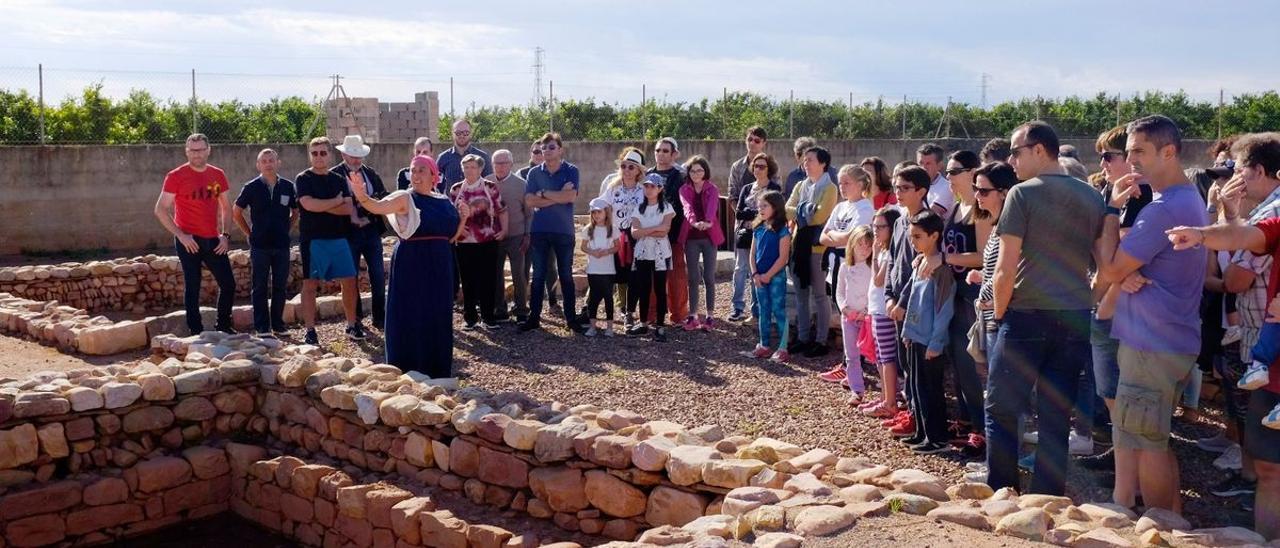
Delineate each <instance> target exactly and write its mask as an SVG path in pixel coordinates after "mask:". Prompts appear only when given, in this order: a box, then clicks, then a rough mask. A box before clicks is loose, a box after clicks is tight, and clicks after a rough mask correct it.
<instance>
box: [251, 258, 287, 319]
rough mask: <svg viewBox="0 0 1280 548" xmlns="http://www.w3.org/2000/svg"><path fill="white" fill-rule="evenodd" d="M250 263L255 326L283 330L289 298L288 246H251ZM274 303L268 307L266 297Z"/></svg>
mask: <svg viewBox="0 0 1280 548" xmlns="http://www.w3.org/2000/svg"><path fill="white" fill-rule="evenodd" d="M249 262H250V264H252V265H253V291H252V293H250V300H251V301H252V302H253V329H254V331H257V332H258V333H269V332H271V331H284V301H285V299H287V298H288V297H287V296H286V294H285V288H286V286H287V285H289V248H284V249H258V248H250V249H249ZM268 295H270V297H271V306H270V307H268V306H267V296H268Z"/></svg>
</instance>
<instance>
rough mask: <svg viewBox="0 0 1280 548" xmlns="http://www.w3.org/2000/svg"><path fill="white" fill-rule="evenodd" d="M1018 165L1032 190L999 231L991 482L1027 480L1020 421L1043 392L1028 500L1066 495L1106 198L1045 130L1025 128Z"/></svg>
mask: <svg viewBox="0 0 1280 548" xmlns="http://www.w3.org/2000/svg"><path fill="white" fill-rule="evenodd" d="M1010 141H1011V142H1012V143H1011V146H1010V155H1009V163H1010V164H1012V165H1013V168H1014V170H1015V171H1016V172H1017V174H1018V178H1019V179H1024V180H1025V182H1023V183H1021V184H1018V185H1016V186H1014V187H1013V189H1012V190H1010V191H1009V193H1008V195H1007V197H1006V198H1005V205H1004V211H1003V212H1002V213H1001V215H1000V222H999V223H997V225H996V232H997V234H998V235H999V237H1000V259H999V262H998V263H997V266H996V274H995V279H994V283H993V287H994V293H995V295H994V307H995V321H996V322H997V323H998V324H999V330H998V331H997V335H996V343H995V347H994V348H993V349H992V350H991V351H990V354H989V355H988V357H989V360H990V372H989V374H988V380H987V401H986V410H987V467H988V476H987V484H988V485H990V486H991V487H992V488H993V489H999V488H1001V487H1013V488H1014V489H1018V490H1019V491H1021V489H1020V485H1019V482H1018V464H1017V461H1018V446H1019V442H1020V440H1019V439H1018V420H1020V419H1019V416H1020V415H1022V414H1029V413H1030V412H1031V409H1030V405H1031V391H1032V389H1034V388H1036V387H1037V385H1039V397H1038V398H1037V400H1036V401H1037V405H1038V412H1039V416H1040V441H1039V444H1038V445H1037V446H1036V454H1035V468H1034V470H1035V472H1034V474H1032V478H1031V486H1030V488H1029V489H1028V490H1027V492H1029V493H1038V494H1049V495H1062V494H1063V492H1064V490H1065V487H1066V485H1065V482H1066V468H1067V432H1068V421H1069V420H1070V417H1071V409H1072V404H1073V402H1074V399H1075V398H1074V396H1075V394H1076V383H1077V380H1078V379H1079V376H1080V368H1081V366H1082V365H1083V364H1085V363H1088V362H1089V360H1090V352H1091V351H1090V347H1089V309H1090V308H1091V307H1092V304H1093V302H1092V298H1091V294H1090V287H1089V268H1090V266H1091V263H1092V260H1093V251H1094V243H1095V241H1096V240H1097V239H1098V236H1099V235H1100V234H1101V229H1102V220H1103V215H1104V213H1105V208H1104V206H1103V203H1102V196H1101V195H1099V194H1098V192H1097V191H1096V190H1094V189H1093V188H1092V187H1090V186H1089V185H1088V184H1087V183H1085V182H1084V181H1081V180H1079V179H1076V178H1074V177H1070V176H1067V175H1065V174H1064V173H1063V172H1062V168H1061V167H1060V166H1059V164H1058V136H1057V134H1056V133H1055V132H1054V130H1053V128H1052V127H1050V126H1049V125H1048V124H1046V123H1044V122H1039V121H1036V122H1028V123H1026V124H1023V125H1021V126H1018V128H1017V129H1015V130H1014V132H1013V136H1012V138H1011V139H1010Z"/></svg>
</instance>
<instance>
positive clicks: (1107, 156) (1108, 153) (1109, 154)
mask: <svg viewBox="0 0 1280 548" xmlns="http://www.w3.org/2000/svg"><path fill="white" fill-rule="evenodd" d="M1116 158H1119V159H1121V160H1123V159H1124V153H1123V152H1116V151H1114V150H1104V151H1102V161H1104V162H1110V161H1112V160H1115V159H1116Z"/></svg>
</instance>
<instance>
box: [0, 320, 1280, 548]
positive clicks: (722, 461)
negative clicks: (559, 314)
mask: <svg viewBox="0 0 1280 548" xmlns="http://www.w3.org/2000/svg"><path fill="white" fill-rule="evenodd" d="M152 345H153V349H154V350H155V355H154V356H153V358H151V359H149V360H145V361H142V362H139V363H137V364H135V365H133V366H130V367H125V366H109V367H105V368H91V369H81V370H74V371H70V372H67V373H40V374H36V375H33V376H31V377H29V378H27V379H21V380H19V379H8V380H4V381H2V382H0V486H3V487H2V489H3V491H0V531H3V539H4V544H3V545H5V546H34V545H44V544H50V543H76V544H97V543H105V542H110V541H113V540H119V539H121V538H127V537H129V536H132V535H136V534H140V533H142V532H145V531H149V530H153V529H155V528H158V527H163V526H165V525H169V524H173V523H177V522H180V521H182V520H185V519H194V518H197V517H201V516H207V515H211V514H214V513H218V512H221V511H224V510H228V509H229V510H231V511H234V512H235V513H236V514H238V515H240V516H243V517H245V518H248V519H251V520H253V521H255V522H257V523H259V524H261V525H262V526H264V527H266V528H268V529H271V530H273V531H276V532H278V533H279V534H282V535H284V536H286V537H289V538H291V539H294V540H296V541H298V542H300V543H302V544H305V545H309V546H348V545H349V546H361V547H366V546H419V545H422V546H458V547H464V546H486V547H487V546H511V547H515V546H536V545H537V541H538V539H536V538H532V537H530V536H526V535H522V536H517V535H516V533H515V532H512V531H509V530H506V529H503V528H499V527H495V526H492V525H491V524H484V523H467V522H466V521H464V520H460V519H458V518H457V517H456V516H455V515H454V514H453V513H451V512H449V511H447V510H442V509H441V505H440V504H438V502H437V499H438V498H440V497H441V496H443V495H441V493H447V492H453V493H456V494H457V495H458V496H461V497H465V498H466V499H467V500H469V501H470V502H471V503H473V504H475V505H481V506H488V507H492V508H495V509H500V510H504V511H508V512H518V513H520V514H523V515H527V516H529V518H533V519H538V520H549V522H550V523H552V524H554V525H555V526H557V527H559V528H561V529H563V530H565V531H568V532H574V533H579V534H585V535H590V536H592V537H595V538H600V537H603V538H608V539H616V542H614V543H610V545H612V546H641V545H652V544H659V545H673V544H685V543H697V544H698V545H699V546H715V545H724V543H726V542H728V541H731V540H735V539H741V540H753V541H754V542H755V543H757V545H760V546H796V545H798V544H799V543H800V542H801V541H802V540H803V539H805V538H811V537H815V536H824V535H831V534H836V533H839V532H840V531H842V530H845V529H847V528H849V527H851V526H856V525H855V523H856V522H857V521H858V520H860V519H866V518H874V517H877V516H886V515H889V514H890V513H895V512H901V513H907V514H918V515H925V516H928V517H931V518H933V519H936V520H940V521H950V522H954V523H958V524H962V525H965V526H967V527H971V528H975V529H979V530H982V531H993V532H994V533H996V534H1005V535H1011V536H1017V537H1021V538H1027V539H1032V540H1043V541H1049V542H1054V543H1057V544H1062V545H1090V546H1095V545H1108V546H1123V545H1125V544H1124V543H1135V544H1136V543H1137V542H1149V543H1154V542H1165V541H1170V542H1174V543H1181V544H1188V543H1204V544H1228V543H1232V542H1245V543H1248V542H1253V543H1256V544H1262V543H1264V540H1263V539H1262V538H1261V537H1260V536H1258V535H1257V534H1256V533H1253V532H1252V531H1248V530H1246V529H1240V528H1225V529H1212V530H1193V529H1192V528H1191V526H1190V524H1188V523H1186V522H1185V521H1183V520H1182V518H1180V517H1178V516H1176V515H1173V514H1170V513H1168V512H1163V511H1160V510H1151V511H1149V512H1147V513H1146V515H1144V516H1142V517H1139V516H1137V515H1134V514H1133V513H1132V512H1130V511H1129V510H1128V509H1125V508H1121V507H1118V506H1115V505H1110V504H1082V505H1079V506H1077V505H1075V504H1074V503H1073V502H1072V501H1071V500H1070V499H1068V498H1065V497H1052V496H1043V495H1024V496H1018V495H1017V494H1016V493H1014V492H1012V491H1010V490H1001V491H1000V492H994V493H993V492H992V491H991V489H990V488H989V487H987V486H986V485H985V484H974V483H964V484H958V485H947V484H946V483H944V482H943V481H941V480H940V479H939V478H937V477H934V476H932V475H930V474H927V473H925V472H922V471H919V470H910V469H906V470H893V469H892V468H891V467H889V466H886V465H885V464H883V463H875V462H870V461H868V460H866V459H864V458H858V457H840V456H838V455H836V454H834V453H832V452H830V451H827V450H824V449H811V450H804V449H802V448H800V447H797V446H795V445H792V444H789V443H786V442H783V441H780V440H774V439H769V438H758V439H751V438H747V437H744V436H726V435H725V433H724V432H722V431H721V429H720V428H719V427H716V426H699V427H695V428H688V427H685V426H683V425H680V424H675V423H671V422H666V421H661V420H647V419H646V418H645V417H642V416H639V415H637V414H636V413H632V412H628V411H625V410H606V409H600V408H597V407H595V406H590V405H580V406H576V407H570V406H568V405H565V404H563V403H559V402H550V403H547V402H539V401H535V400H533V399H531V398H529V397H528V396H525V395H523V394H519V393H514V392H503V393H497V394H494V393H490V392H488V391H486V390H484V389H483V388H481V387H458V386H457V384H456V381H454V380H453V379H426V378H423V377H422V376H420V375H418V374H417V373H413V372H410V373H404V372H402V371H400V370H399V369H397V368H395V367H392V366H388V365H385V364H374V363H371V362H369V361H367V360H360V359H348V358H343V357H336V356H332V355H324V354H322V353H321V351H320V349H319V348H317V347H314V346H306V345H303V346H281V343H280V342H278V341H276V340H273V339H265V340H264V339H257V338H253V337H250V336H247V335H234V336H227V335H224V334H221V333H205V334H203V335H201V336H197V337H186V338H180V337H175V336H172V335H164V336H159V337H155V338H154V339H153V341H152ZM544 523H546V522H544ZM1157 537H1160V538H1157ZM634 543H641V544H634ZM717 543H719V544H717Z"/></svg>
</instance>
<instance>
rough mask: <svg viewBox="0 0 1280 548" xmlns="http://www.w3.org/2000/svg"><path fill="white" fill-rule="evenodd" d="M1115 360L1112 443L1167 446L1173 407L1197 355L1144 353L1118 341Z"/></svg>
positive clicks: (1147, 447) (1133, 446) (1143, 447)
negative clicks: (1117, 367)
mask: <svg viewBox="0 0 1280 548" xmlns="http://www.w3.org/2000/svg"><path fill="white" fill-rule="evenodd" d="M1117 361H1118V362H1119V364H1120V382H1119V386H1118V387H1117V388H1116V405H1115V413H1114V414H1113V415H1112V417H1111V418H1112V425H1113V435H1112V438H1114V443H1115V446H1116V447H1118V448H1122V449H1138V450H1143V451H1164V450H1166V449H1168V448H1169V430H1170V428H1171V427H1172V422H1173V407H1174V405H1175V404H1176V402H1177V401H1178V398H1179V397H1180V396H1181V395H1182V391H1183V390H1184V389H1185V388H1186V387H1187V383H1188V382H1190V381H1191V370H1192V369H1193V368H1195V366H1196V355H1195V354H1173V353H1168V352H1147V351H1145V350H1136V349H1134V348H1132V347H1130V346H1128V345H1126V344H1124V343H1120V351H1119V353H1118V355H1117Z"/></svg>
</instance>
